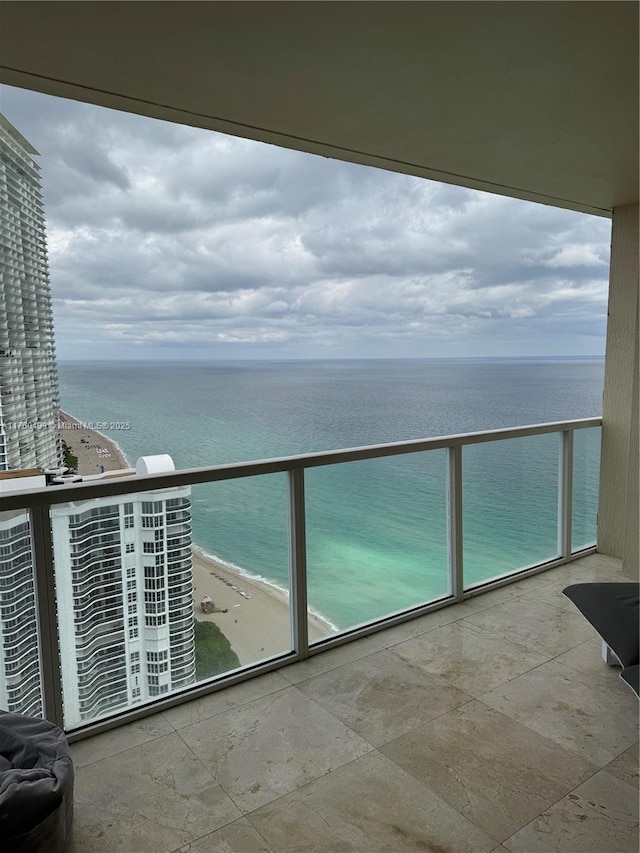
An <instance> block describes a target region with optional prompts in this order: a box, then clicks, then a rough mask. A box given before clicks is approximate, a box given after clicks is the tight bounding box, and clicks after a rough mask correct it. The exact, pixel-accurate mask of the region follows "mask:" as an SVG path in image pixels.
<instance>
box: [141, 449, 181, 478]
mask: <svg viewBox="0 0 640 853" xmlns="http://www.w3.org/2000/svg"><path fill="white" fill-rule="evenodd" d="M175 470H176V466H175V465H174V463H173V459H172V458H171V456H169V454H168V453H159V454H158V455H157V456H140V457H139V458H138V461H137V462H136V474H164V473H166V472H167V471H175Z"/></svg>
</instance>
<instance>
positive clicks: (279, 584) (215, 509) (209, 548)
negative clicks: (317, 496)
mask: <svg viewBox="0 0 640 853" xmlns="http://www.w3.org/2000/svg"><path fill="white" fill-rule="evenodd" d="M192 491H193V496H192V501H193V542H194V601H195V605H196V606H195V614H196V668H197V676H198V680H201V679H203V678H208V677H211V676H212V675H215V674H216V673H217V672H224V671H226V670H229V669H232V668H233V667H238V666H248V665H250V664H253V663H256V662H257V661H259V660H263V659H264V658H269V657H274V656H276V655H281V654H284V653H286V652H289V651H291V620H290V612H289V592H290V590H289V545H288V541H289V540H288V529H287V525H288V506H287V478H286V475H285V474H269V475H268V476H262V477H249V478H246V479H241V480H229V481H227V482H221V483H213V484H210V485H204V486H194V487H193V490H192ZM206 596H208V597H209V598H210V599H211V600H212V602H213V606H214V611H213V612H210V613H204V612H203V608H205V609H206V608H207V607H208V606H209V605H208V603H207V602H206V600H205V597H206ZM203 600H204V603H203ZM214 626H217V628H218V629H219V630H220V631H221V632H222V634H223V636H224V637H225V638H226V639H227V640H228V641H229V644H230V651H229V653H227V652H223V653H222V657H221V658H220V660H219V662H218V663H216V660H215V657H216V656H215V655H214V656H213V658H212V656H211V654H210V652H211V648H210V643H211V639H210V638H211V636H214V639H215V635H212V633H211V632H212V629H213V627H214Z"/></svg>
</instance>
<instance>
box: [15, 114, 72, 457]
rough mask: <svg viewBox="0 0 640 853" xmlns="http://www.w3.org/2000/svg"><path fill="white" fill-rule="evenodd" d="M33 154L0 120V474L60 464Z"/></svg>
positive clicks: (38, 184)
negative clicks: (1, 472)
mask: <svg viewBox="0 0 640 853" xmlns="http://www.w3.org/2000/svg"><path fill="white" fill-rule="evenodd" d="M37 153H38V152H37V151H36V149H35V148H34V147H33V146H32V145H31V144H30V143H29V142H28V141H27V140H26V139H25V138H24V137H23V136H22V135H21V134H20V132H19V131H18V130H16V128H15V127H14V126H13V125H12V124H11V123H10V122H9V121H7V119H5V118H4V116H2V115H0V251H1V256H0V471H8V470H12V469H29V468H47V467H56V466H58V465H60V463H61V461H62V457H61V443H60V441H59V439H58V433H57V428H56V427H57V415H58V408H59V395H58V378H57V371H56V360H55V345H54V334H53V312H52V307H51V291H50V287H49V269H48V262H47V246H46V235H45V220H44V209H43V201H42V186H41V179H40V167H39V166H38V164H37V163H36V161H35V160H34V156H35V155H37Z"/></svg>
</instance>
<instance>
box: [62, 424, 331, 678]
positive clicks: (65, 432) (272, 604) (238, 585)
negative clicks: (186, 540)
mask: <svg viewBox="0 0 640 853" xmlns="http://www.w3.org/2000/svg"><path fill="white" fill-rule="evenodd" d="M59 433H60V437H61V438H62V440H63V441H64V442H65V443H66V445H67V446H68V447H69V449H70V451H71V453H72V454H73V455H74V456H77V457H78V474H80V475H83V474H84V475H85V476H87V475H89V474H99V473H100V469H101V466H102V467H103V468H104V470H105V472H107V471H120V470H125V471H129V472H131V473H133V472H132V471H131V468H130V465H129V462H128V461H127V459H126V457H125V456H124V454H123V453H122V452H121V451H120V450H119V448H118V447H117V446H116V444H115V443H114V442H113V441H111V440H110V439H109V438H107V437H106V436H104V435H102V434H101V433H99V432H96V431H95V430H92V429H89V428H87V427H86V426H84V425H83V424H82V423H81V422H80V421H78V420H77V419H76V418H74V417H72V416H71V415H69V414H66V413H64V412H61V413H60V427H59ZM70 488H71V487H70ZM195 544H197V543H195ZM192 556H193V561H192V570H193V605H194V616H195V618H196V619H198V620H199V621H202V622H215V624H216V625H218V627H219V628H220V630H221V631H222V633H223V634H224V635H225V637H226V638H227V639H228V640H229V642H230V643H231V648H232V649H233V650H234V652H235V653H236V654H237V655H238V658H239V660H240V664H241V665H242V666H246V665H247V664H251V663H255V662H256V661H259V660H263V659H264V658H267V657H272V656H274V655H277V654H282V653H283V652H287V651H289V650H290V648H291V636H290V628H289V597H288V596H287V595H286V593H284V592H282V591H280V590H278V589H276V588H275V587H273V586H271V585H270V584H267V583H264V582H262V581H260V580H258V579H254V578H252V577H248V576H247V575H245V574H243V573H241V572H237V571H234V570H233V569H231V568H230V567H228V566H226V565H225V564H223V563H220V562H218V561H217V560H214V559H212V558H211V557H208V556H205V555H204V554H202V553H201V552H200V551H199V550H198V549H194V550H193V551H192ZM205 595H208V596H209V597H210V598H211V599H212V600H213V603H214V605H215V608H216V611H223V610H226V611H227V612H226V613H223V612H214V613H203V612H202V610H201V608H200V602H201V600H202V598H203V597H204V596H205ZM334 633H335V629H333V628H332V626H331V625H330V624H329V623H328V622H326V621H325V620H323V619H321V618H319V617H317V616H314V615H313V614H311V613H310V614H309V640H310V642H315V641H317V640H320V639H322V638H323V637H329V636H331V635H332V634H334Z"/></svg>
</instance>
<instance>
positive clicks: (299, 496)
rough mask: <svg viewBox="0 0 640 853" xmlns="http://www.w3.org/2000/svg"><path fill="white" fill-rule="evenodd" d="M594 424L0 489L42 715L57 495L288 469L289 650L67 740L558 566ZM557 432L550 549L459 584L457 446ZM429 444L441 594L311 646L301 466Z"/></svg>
mask: <svg viewBox="0 0 640 853" xmlns="http://www.w3.org/2000/svg"><path fill="white" fill-rule="evenodd" d="M599 426H602V418H585V419H581V420H570V421H557V422H553V423H545V424H534V425H529V426H522V427H514V428H509V429H498V430H489V431H483V432H473V433H462V434H458V435H450V436H440V437H438V438H427V439H421V440H418V441H402V442H394V443H391V444H376V445H369V446H366V447H355V448H347V449H342V450H332V451H326V452H323V453H309V454H303V455H298V456H287V457H280V458H277V459H268V460H261V461H253V462H239V463H235V464H228V465H215V466H205V467H201V468H190V469H183V470H181V471H173V472H169V473H162V474H147V475H132V476H127V477H118V478H114V479H104V480H101V481H99V482H96V481H93V482H84V483H82V482H81V483H75V484H70V485H68V486H57V487H55V488H51V487H48V488H40V489H34V490H32V491H23V492H13V493H5V494H3V495H0V512H4V511H15V510H25V509H26V510H27V511H28V513H29V520H30V525H31V536H32V543H33V554H34V577H35V586H36V601H37V609H38V624H39V645H40V658H41V675H42V686H43V690H42V693H43V702H44V714H45V716H46V717H47V719H49V720H51V721H52V722H54V723H56V724H57V725H59V726H61V727H62V726H63V704H62V702H63V697H62V688H61V677H60V671H61V670H60V652H59V646H58V625H57V608H56V600H55V576H54V554H53V539H52V534H51V525H50V514H49V513H50V509H51V507H52V506H56V505H58V504H62V503H65V504H66V503H70V502H76V501H78V502H85V501H87V500H93V499H97V498H110V497H117V496H121V495H127V494H133V493H140V492H148V491H155V490H159V489H165V488H171V487H176V486H194V485H198V484H203V483H215V482H219V481H223V480H234V479H240V478H244V477H256V476H262V475H266V474H275V473H286V474H287V477H288V506H289V526H288V530H289V533H288V536H289V582H290V624H291V649H292V650H291V651H290V652H288V653H284V654H282V655H279V656H277V657H275V658H271V659H268V660H266V661H260V662H258V663H256V664H255V665H253V666H248V667H243V668H242V669H241V670H236V671H233V672H232V673H231V674H230V675H226V676H221V677H220V678H219V679H217V680H216V681H214V682H209V683H204V684H199V685H196V686H192V687H189V688H186V689H185V690H183V691H179V692H176V693H173V694H171V696H168V697H165V698H163V699H161V700H155V701H153V702H151V703H148V704H145V705H144V706H137V707H135V708H132V709H129V710H127V711H125V712H122V713H118V714H115V715H113V716H112V717H109V718H108V719H106V720H99V721H96V722H95V723H90V724H88V725H86V726H83V727H81V728H78V729H74V730H73V731H72V732H71V733H70V738H71V739H73V740H77V739H80V738H81V737H86V736H89V735H91V734H95V733H98V732H99V731H104V730H106V729H109V728H113V727H114V726H116V725H122V724H123V723H125V722H131V721H133V720H135V719H139V718H141V717H144V716H147V715H149V714H152V713H156V712H158V711H160V710H162V709H164V708H169V707H172V706H174V705H177V704H180V703H182V702H185V701H189V700H192V699H195V698H198V697H200V696H204V695H207V694H209V693H212V692H215V691H216V690H220V689H222V688H223V687H227V686H230V685H232V684H236V683H238V682H241V681H245V680H247V679H249V678H252V677H254V676H256V675H259V674H262V673H266V672H270V671H272V670H274V669H277V668H280V667H282V666H283V665H285V664H288V663H293V662H296V661H300V660H304V659H305V658H307V657H309V656H311V655H314V654H317V653H319V652H321V651H325V650H327V649H330V648H334V647H335V646H338V645H342V644H343V643H346V642H350V641H351V640H354V639H357V638H360V637H364V636H367V635H368V634H371V633H374V632H376V631H379V630H382V629H384V628H387V627H390V626H391V625H395V624H399V623H401V622H404V621H407V620H409V619H412V618H415V617H416V616H420V615H423V614H426V613H429V612H431V611H433V610H437V609H439V608H441V607H445V606H448V605H450V604H455V603H456V602H460V601H463V600H464V599H466V598H470V597H473V596H475V595H478V594H480V593H482V592H486V591H488V590H489V589H495V588H497V587H500V586H503V585H505V584H508V583H512V582H513V581H514V580H515V579H520V578H522V577H526V576H528V575H532V574H536V573H537V572H540V571H544V570H545V569H548V568H552V567H553V566H557V565H561V564H562V563H566V562H569V561H570V560H572V559H576V557H578V556H583V555H584V554H586V553H589V552H591V551H593V550H594V548H593V547H592V548H586V549H584V550H582V551H580V552H577V553H572V510H573V447H574V442H573V437H574V434H575V431H576V430H579V429H592V428H595V427H599ZM549 433H558V434H560V435H561V445H560V452H559V476H558V483H559V486H558V515H557V518H558V523H557V530H558V549H557V550H558V556H557V557H556V558H554V559H553V560H550V561H548V562H545V563H543V564H536V565H532V566H526V567H521V568H519V569H516V570H514V572H512V573H510V574H508V575H505V576H501V577H499V578H496V579H494V580H492V581H489V582H487V583H485V584H481V585H479V586H476V587H474V588H473V589H466V590H465V588H464V566H463V529H462V518H463V479H462V449H463V448H464V447H465V446H468V445H471V444H482V443H486V442H493V441H505V440H508V439H514V438H527V437H529V436H537V435H545V434H549ZM430 450H446V451H447V505H448V543H449V549H448V550H449V560H448V571H449V593H450V594H449V595H448V596H446V597H444V598H441V599H439V600H437V601H431V602H429V603H426V604H423V605H418V606H416V607H412V608H409V609H407V610H403V611H400V612H397V613H393V614H390V615H388V616H386V617H383V618H381V619H377V620H375V621H372V622H368V623H365V624H363V625H359V626H357V627H355V628H353V629H351V630H347V631H344V632H341V633H339V634H337V635H335V636H332V637H329V638H326V639H324V640H321V641H320V642H318V643H314V645H313V646H311V647H310V646H309V635H308V621H307V563H306V517H305V480H304V472H305V470H306V469H309V468H318V467H321V466H327V465H339V464H342V463H345V462H357V461H360V460H364V459H379V458H383V457H389V456H400V455H403V454H407V453H421V452H424V451H430Z"/></svg>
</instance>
